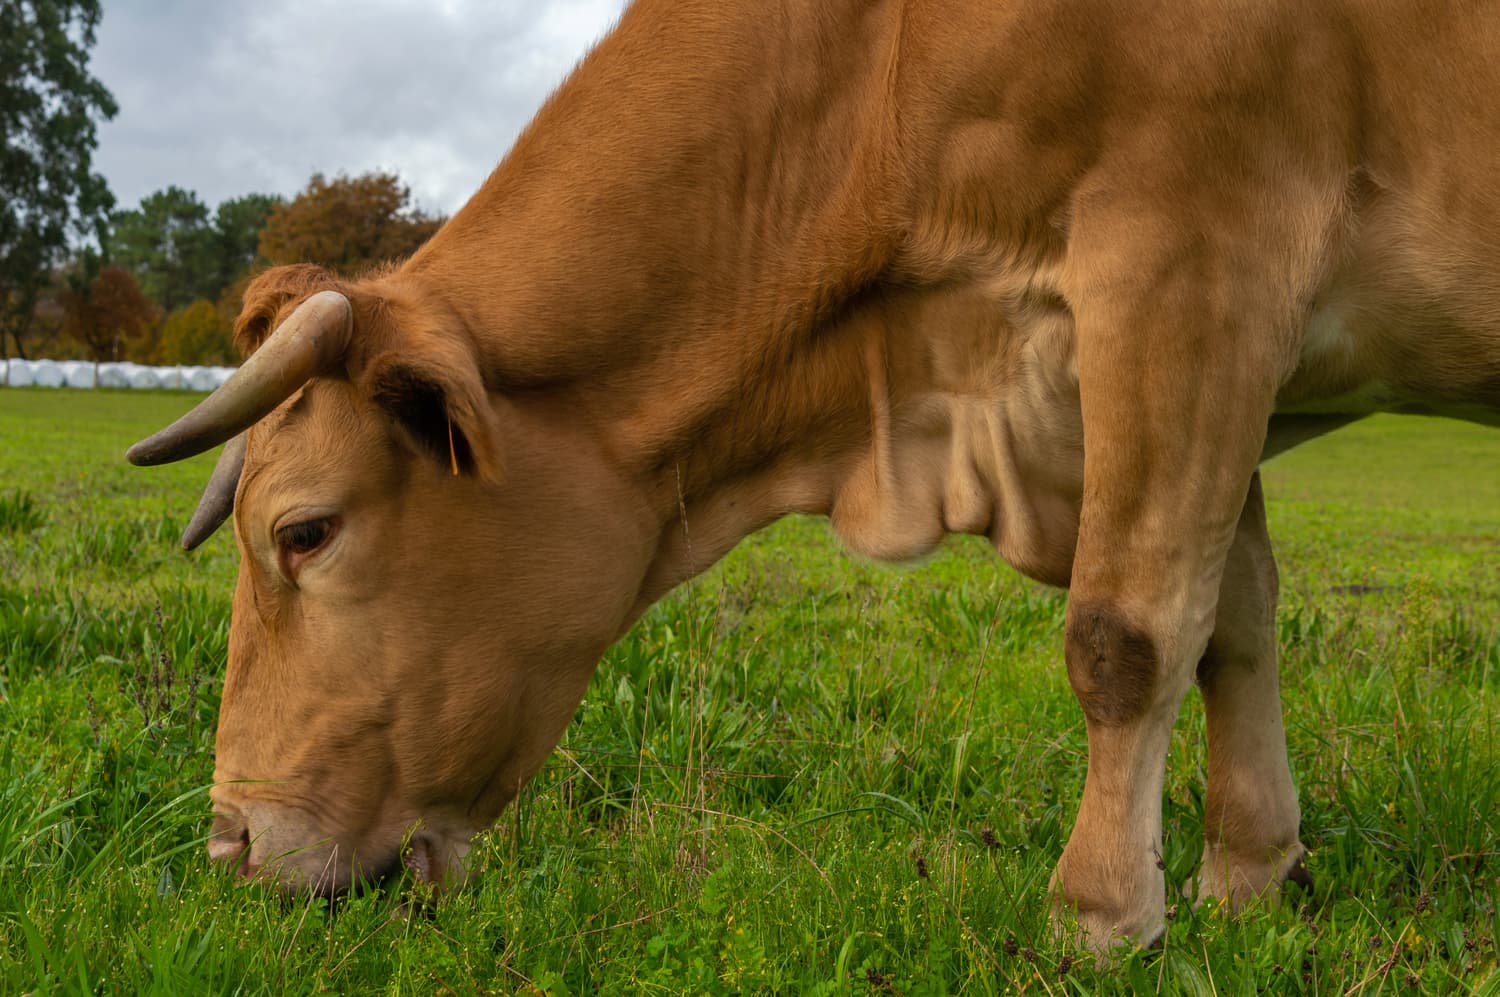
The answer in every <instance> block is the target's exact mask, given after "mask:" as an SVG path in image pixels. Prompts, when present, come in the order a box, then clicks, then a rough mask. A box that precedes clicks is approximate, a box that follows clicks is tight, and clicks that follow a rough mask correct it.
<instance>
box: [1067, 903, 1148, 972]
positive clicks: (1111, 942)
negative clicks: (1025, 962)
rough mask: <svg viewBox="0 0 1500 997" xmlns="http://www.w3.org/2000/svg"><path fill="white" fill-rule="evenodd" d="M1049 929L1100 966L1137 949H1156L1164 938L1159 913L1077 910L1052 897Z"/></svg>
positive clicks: (1113, 962)
mask: <svg viewBox="0 0 1500 997" xmlns="http://www.w3.org/2000/svg"><path fill="white" fill-rule="evenodd" d="M1052 927H1053V930H1054V931H1055V932H1056V934H1057V937H1058V939H1059V940H1060V941H1064V942H1066V943H1067V944H1069V945H1072V946H1075V947H1077V948H1079V949H1082V950H1083V951H1085V952H1088V953H1089V954H1090V955H1092V956H1093V957H1094V959H1095V961H1096V962H1097V963H1098V964H1099V965H1100V966H1108V965H1112V964H1115V963H1118V962H1120V961H1122V960H1123V959H1124V958H1125V957H1126V956H1127V955H1129V954H1130V953H1131V952H1133V951H1134V950H1135V949H1137V948H1144V949H1159V948H1161V946H1162V944H1163V939H1165V938H1166V934H1167V922H1166V918H1165V915H1164V914H1163V912H1162V911H1161V910H1154V911H1151V910H1148V911H1142V912H1139V913H1137V914H1136V915H1135V916H1129V915H1124V914H1120V913H1113V914H1111V913H1107V912H1106V911H1104V910H1103V909H1100V908H1092V909H1089V908H1080V907H1078V906H1074V905H1073V904H1070V903H1069V902H1068V901H1067V900H1065V899H1063V898H1061V897H1059V896H1058V895H1057V894H1056V893H1054V894H1053V900H1052Z"/></svg>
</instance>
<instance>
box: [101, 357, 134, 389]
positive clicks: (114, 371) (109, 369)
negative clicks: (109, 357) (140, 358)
mask: <svg viewBox="0 0 1500 997" xmlns="http://www.w3.org/2000/svg"><path fill="white" fill-rule="evenodd" d="M134 366H135V364H133V363H128V362H122V363H102V364H100V365H99V387H101V388H128V387H130V369H131V368H132V367H134Z"/></svg>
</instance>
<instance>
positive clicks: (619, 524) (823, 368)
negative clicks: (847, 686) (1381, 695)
mask: <svg viewBox="0 0 1500 997" xmlns="http://www.w3.org/2000/svg"><path fill="white" fill-rule="evenodd" d="M1497 52H1500V5H1496V4H1493V3H1478V2H1475V3H1463V2H1453V3H1442V4H1439V3H1431V2H1427V3H1423V2H1417V0H1386V2H1374V0H1370V2H1361V0H1327V2H1324V3H1316V4H1314V3H1305V2H1302V0H1199V2H1191V3H1190V2H1186V0H1136V2H1132V3H1128V4H1127V3H1111V2H1103V0H1024V2H1023V0H962V2H960V0H753V2H752V0H638V2H636V3H635V4H634V5H632V6H631V7H630V8H629V9H628V10H627V11H626V12H625V14H624V15H623V17H622V19H621V21H620V24H619V26H618V28H617V29H616V30H615V31H614V32H613V33H612V34H611V35H610V36H609V37H608V38H606V39H605V40H604V41H603V42H602V43H601V44H600V45H599V46H598V48H597V49H596V50H595V51H594V52H593V53H592V54H591V55H590V56H589V57H588V58H587V59H586V60H585V61H584V62H583V64H582V65H581V66H580V67H579V68H578V70H577V71H576V72H575V73H574V74H573V76H572V78H571V79H569V80H568V82H567V83H565V84H564V85H563V86H562V88H561V89H559V90H558V92H557V93H556V94H555V95H554V96H553V97H552V98H551V100H550V101H548V103H547V104H546V106H545V107H544V108H543V109H542V110H541V112H540V113H539V114H538V115H537V118H536V120H535V122H534V123H533V124H532V125H531V127H530V128H529V129H528V130H527V131H526V133H525V134H524V135H523V136H522V137H521V139H520V140H519V142H518V143H517V144H516V146H515V148H514V149H513V150H512V151H511V153H510V155H509V156H508V157H507V158H506V159H505V161H504V162H503V163H502V164H501V165H500V167H499V168H498V169H497V170H496V171H495V173H494V175H493V176H492V177H490V179H489V180H488V182H486V184H485V185H484V187H483V188H482V189H481V190H480V191H479V193H478V194H477V195H476V196H475V197H474V198H473V200H471V201H470V202H469V204H468V205H467V206H466V207H464V208H463V210H461V211H460V212H459V213H458V214H457V215H456V216H455V217H454V218H453V219H452V221H450V222H449V223H448V224H447V225H446V226H445V227H444V228H443V229H442V230H441V231H440V232H439V233H438V234H437V235H436V236H435V237H434V238H433V239H432V241H431V242H430V243H429V244H428V245H427V246H426V247H425V248H424V249H422V250H421V251H420V252H418V253H417V254H416V255H415V256H414V257H413V258H412V259H411V260H410V261H408V262H407V263H405V264H404V265H402V266H400V267H398V268H395V269H391V270H388V271H382V272H378V273H374V274H371V275H369V276H366V277H364V278H361V279H358V280H342V279H338V278H335V277H334V276H332V275H330V274H328V273H326V272H324V271H322V270H319V269H317V268H314V267H310V266H303V267H292V268H285V269H278V270H272V271H269V272H268V273H265V274H263V275H262V276H261V277H260V278H259V279H257V280H256V282H255V283H254V284H253V285H252V287H251V288H250V290H249V292H248V293H247V295H246V302H245V310H244V313H243V314H242V316H241V318H240V322H239V334H240V337H241V341H242V343H243V345H244V346H245V348H246V349H247V350H255V349H257V348H258V352H256V353H254V355H253V356H251V358H250V360H249V361H248V362H247V363H246V364H245V366H244V368H243V369H242V370H241V371H240V372H239V374H238V375H237V376H236V377H235V378H234V379H233V380H232V381H231V382H230V383H229V384H227V385H226V386H225V387H224V388H222V389H221V390H220V391H219V392H218V393H217V394H215V395H214V396H212V397H211V398H209V399H208V400H207V401H205V402H204V403H203V404H202V405H201V406H199V408H198V409H196V410H195V411H194V412H192V413H190V414H189V415H188V416H186V417H184V419H183V420H182V422H180V423H179V424H177V425H175V426H173V427H172V428H170V429H168V430H165V431H164V432H163V433H161V434H158V435H157V436H156V437H153V438H152V439H150V440H147V441H145V442H143V443H141V444H139V445H138V446H137V447H136V448H135V449H134V450H133V451H132V452H131V458H132V459H133V460H135V461H136V462H138V463H155V462H160V461H165V460H175V459H178V458H181V457H184V456H187V455H189V454H192V453H197V452H201V451H203V450H205V449H207V448H209V447H212V446H214V445H216V444H218V443H221V442H223V441H225V440H227V439H230V438H231V437H234V436H236V434H239V433H241V432H242V431H246V430H248V432H247V433H246V434H245V437H244V438H243V439H244V440H248V443H245V442H243V440H242V441H241V442H240V443H239V444H237V445H236V446H232V447H230V448H229V450H228V453H229V456H228V457H227V458H226V459H225V460H224V461H223V463H222V464H221V468H220V472H219V473H218V475H217V476H216V483H215V484H213V485H212V486H211V487H210V489H209V492H208V494H207V496H206V498H205V504H204V507H203V508H202V509H201V510H200V515H199V517H198V519H197V520H195V523H194V525H193V527H192V528H191V529H190V531H189V535H188V536H187V537H185V538H184V539H185V543H186V544H188V545H189V546H191V545H192V544H194V543H196V542H197V541H199V540H201V539H202V537H203V536H205V535H206V534H207V532H209V531H211V530H212V529H213V527H214V526H216V525H217V523H218V522H219V521H221V520H222V518H223V516H224V515H225V514H227V512H228V508H229V503H230V500H231V496H232V502H233V507H234V509H235V510H236V512H237V515H236V516H235V529H236V533H237V535H238V541H239V545H240V550H241V555H242V560H241V567H240V574H239V582H238V586H237V588H236V591H235V598H234V618H233V624H232V629H231V637H230V648H229V672H228V676H227V679H226V681H225V686H224V702H223V712H222V716H221V721H220V726H219V732H218V769H217V775H216V778H217V785H216V786H215V788H214V791H213V800H214V805H215V809H216V811H217V813H218V818H217V820H216V822H215V838H214V839H213V842H212V844H211V846H210V851H211V852H212V853H213V854H214V855H215V856H216V857H218V858H221V859H224V860H226V861H230V862H234V863H237V864H238V867H239V868H240V870H241V871H242V872H244V873H245V874H255V873H257V872H259V873H261V874H263V875H267V876H274V877H277V878H278V879H279V881H280V882H282V883H283V884H287V885H289V886H294V887H296V886H310V887H315V888H321V889H338V888H341V887H344V886H346V885H347V884H349V883H350V882H351V881H352V880H353V879H355V878H359V877H371V876H376V875H379V874H380V873H381V872H382V871H383V870H386V869H388V868H390V867H391V866H393V865H395V864H397V863H399V862H400V861H401V859H402V855H401V854H400V852H401V845H402V842H403V840H404V837H403V836H405V835H407V834H408V832H410V831H411V829H413V828H415V829H416V830H415V832H414V835H413V836H412V837H411V838H410V849H409V853H408V854H407V856H406V860H407V861H408V862H409V863H410V864H411V866H412V867H413V868H415V869H416V870H417V871H418V873H419V874H421V875H422V876H425V877H426V878H428V879H431V880H434V881H442V880H444V879H447V878H452V877H453V876H454V875H456V872H457V870H458V869H459V868H461V866H460V864H459V863H460V858H461V856H462V855H463V853H464V850H465V847H466V842H467V840H468V839H469V837H470V836H471V835H472V834H474V833H475V832H477V831H478V830H480V829H482V828H485V827H487V826H489V825H490V824H491V823H492V822H493V821H494V820H495V818H496V817H497V815H498V814H499V813H500V811H501V809H502V808H503V807H504V806H505V805H506V803H507V802H508V801H509V800H510V799H511V798H512V797H513V796H514V795H515V794H516V791H517V789H518V788H519V787H520V786H521V784H522V783H523V782H525V780H526V779H527V778H528V777H529V776H530V775H531V774H532V773H533V772H535V771H536V770H537V768H538V767H539V766H540V765H541V764H542V762H543V760H544V759H545V758H546V757H547V754H548V753H549V752H550V751H551V750H552V747H553V745H554V744H555V743H556V741H557V739H558V737H559V736H560V734H561V732H562V730H563V727H564V725H565V724H566V723H567V722H568V719H569V718H570V717H571V716H572V714H573V712H574V709H575V708H576V706H577V704H578V702H579V699H580V697H581V696H582V695H583V692H584V688H585V686H586V685H587V684H588V681H589V677H590V674H591V673H592V671H593V669H594V667H595V664H596V663H597V661H598V660H599V657H600V655H601V653H602V652H603V651H604V649H605V648H606V647H608V646H609V644H610V643H611V642H612V641H614V640H616V639H617V638H619V637H620V636H621V634H623V633H624V632H625V631H626V630H627V629H628V628H629V627H630V626H631V624H632V623H633V622H634V621H635V620H636V619H637V618H638V617H639V616H640V615H641V613H642V612H644V611H645V610H646V608H647V607H648V606H650V605H651V604H652V603H653V602H654V601H655V600H657V599H658V598H660V597H661V596H662V594H663V593H665V592H667V591H668V590H669V589H671V588H672V587H673V586H674V585H677V584H678V583H680V582H682V581H683V580H684V579H686V578H689V577H691V576H692V575H694V574H696V573H697V572H700V571H702V570H703V569H705V568H706V567H708V566H709V565H710V564H712V563H713V562H714V561H715V560H716V559H717V558H719V557H720V556H722V555H723V554H724V553H725V552H726V551H728V550H729V549H730V548H731V547H732V546H734V544H735V543H736V542H737V541H738V540H740V539H741V538H742V537H744V536H745V535H746V534H748V533H750V532H752V531H754V530H756V529H759V528H760V527H762V526H765V525H766V524H767V523H770V522H771V521H772V520H774V519H776V518H777V517H779V516H783V515H786V514H788V513H792V512H800V513H822V514H827V515H828V516H829V517H830V518H831V520H832V524H833V528H834V530H835V531H836V532H837V533H838V534H839V536H840V537H841V538H842V539H843V540H844V542H845V543H846V544H847V545H848V546H849V547H850V548H851V549H853V550H854V551H857V552H859V553H861V554H864V555H868V556H871V557H878V558H894V559H903V558H910V557H913V556H915V555H918V554H921V553H922V552H924V551H927V550H929V549H931V548H932V546H933V545H934V544H936V543H937V542H938V540H939V538H941V537H942V536H943V534H944V533H945V532H966V533H978V534H983V535H985V536H988V537H989V538H990V539H991V540H992V541H993V543H994V545H995V547H996V548H997V550H998V551H999V552H1000V554H1001V555H1002V556H1003V557H1004V558H1005V559H1006V560H1007V561H1008V562H1009V563H1011V564H1012V565H1014V566H1015V567H1016V568H1018V569H1020V570H1021V571H1023V572H1025V573H1026V574H1027V575H1030V576H1031V577H1033V578H1038V579H1042V580H1044V581H1046V582H1050V583H1053V584H1056V585H1069V586H1070V587H1071V590H1072V591H1071V601H1070V605H1069V611H1068V622H1067V637H1066V647H1065V653H1066V659H1067V668H1068V677H1069V679H1070V681H1071V683H1072V686H1073V688H1074V690H1075V691H1076V693H1077V696H1078V699H1079V702H1080V703H1081V704H1082V707H1083V711H1084V715H1085V717H1086V720H1087V730H1088V737H1089V767H1088V778H1087V781H1086V783H1085V786H1084V791H1083V799H1082V802H1081V805H1080V808H1079V812H1078V819H1077V822H1076V824H1075V826H1074V828H1073V832H1072V836H1071V838H1070V839H1069V841H1068V844H1067V847H1066V848H1065V850H1064V851H1063V854H1062V858H1061V861H1060V862H1059V864H1058V867H1057V872H1056V876H1055V879H1054V883H1053V891H1054V897H1055V903H1056V905H1057V908H1058V910H1059V912H1060V913H1062V914H1064V919H1065V920H1066V918H1067V917H1070V916H1072V915H1074V914H1076V917H1077V920H1078V924H1079V925H1080V927H1081V929H1082V931H1083V932H1084V934H1085V936H1086V938H1087V940H1088V941H1089V943H1090V944H1091V945H1092V946H1093V947H1094V948H1096V949H1104V948H1106V947H1108V946H1109V945H1110V944H1112V943H1113V942H1114V941H1116V940H1119V939H1128V940H1132V941H1136V942H1150V941H1151V940H1152V939H1153V938H1155V937H1156V936H1157V935H1158V933H1159V932H1160V931H1161V930H1162V927H1163V924H1164V921H1163V911H1164V889H1163V880H1162V874H1161V872H1160V871H1159V869H1158V866H1157V859H1156V856H1157V855H1158V854H1159V852H1160V846H1161V813H1160V810H1161V789H1162V779H1163V766H1164V756H1165V751H1166V747H1167V740H1168V736H1169V732H1170V730H1171V728H1172V724H1173V720H1174V718H1175V717H1176V715H1177V712H1178V707H1179V705H1180V704H1181V702H1182V699H1183V697H1184V694H1185V693H1186V692H1187V690H1188V687H1189V686H1191V685H1192V684H1193V683H1194V681H1196V682H1197V683H1198V684H1199V685H1200V686H1201V688H1202V690H1203V696H1204V700H1205V703H1206V707H1207V712H1208V753H1209V764H1208V788H1207V803H1206V812H1207V824H1208V826H1207V827H1206V829H1205V835H1206V844H1205V848H1204V857H1203V863H1202V868H1201V872H1200V874H1199V886H1200V889H1201V891H1202V893H1203V894H1205V895H1211V896H1218V897H1223V898H1226V899H1227V900H1228V901H1229V902H1230V903H1231V905H1239V904H1242V903H1244V902H1245V901H1247V900H1249V899H1251V898H1253V897H1255V896H1257V895H1259V894H1262V893H1266V892H1269V891H1272V890H1274V889H1275V888H1276V887H1277V886H1278V885H1279V884H1280V883H1281V882H1282V881H1283V880H1284V879H1286V878H1287V877H1288V876H1289V875H1293V874H1294V873H1295V872H1296V871H1297V870H1298V869H1299V863H1300V860H1301V858H1302V855H1303V847H1302V845H1301V843H1300V842H1299V841H1298V806H1297V797H1296V793H1295V791H1294V789H1293V786H1292V781H1291V776H1290V774H1289V772H1288V768H1287V758H1286V747H1285V738H1284V735H1283V731H1282V721H1281V714H1280V704H1279V699H1278V690H1277V675H1276V647H1275V631H1274V626H1273V613H1274V609H1275V605H1276V585H1277V583H1276V569H1275V565H1274V562H1273V561H1272V556H1271V548H1270V543H1269V540H1268V539H1267V536H1266V527H1265V514H1264V510H1263V507H1262V502H1261V492H1260V486H1259V483H1258V479H1257V477H1256V466H1257V464H1258V463H1259V461H1260V460H1261V459H1262V458H1263V456H1265V455H1266V454H1269V453H1273V452H1276V451H1278V450H1280V449H1284V448H1285V447H1287V446H1290V445H1293V444H1295V443H1296V442H1299V441H1301V440H1303V439H1306V438H1308V437H1311V436H1314V435H1317V434H1318V433H1320V432H1325V431H1327V430H1329V429H1331V428H1334V427H1336V426H1338V425H1340V424H1342V423H1344V422H1348V421H1350V420H1351V419H1353V418H1357V417H1358V416H1360V415H1363V414H1366V413H1368V412H1371V411H1375V410H1396V411H1408V410H1410V411H1431V412H1443V413H1450V414H1457V415H1463V416H1467V417H1471V418H1476V419H1478V420H1480V421H1484V422H1488V423H1491V424H1500V169H1497V166H1496V163H1497V160H1500V113H1497V107H1500V59H1496V58H1495V55H1496V53H1497ZM238 454H242V455H243V458H242V459H243V470H242V471H241V469H240V466H239V464H238V463H236V460H237V455H238ZM236 482H237V486H236ZM683 516H685V517H686V519H687V522H688V524H689V525H690V530H686V531H685V530H684V528H683V522H682V518H683ZM685 535H686V536H690V537H691V544H689V543H688V542H686V541H685V539H684V538H685Z"/></svg>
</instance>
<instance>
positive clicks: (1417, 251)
mask: <svg viewBox="0 0 1500 997" xmlns="http://www.w3.org/2000/svg"><path fill="white" fill-rule="evenodd" d="M1495 197H1496V198H1497V199H1500V191H1496V192H1495ZM1358 200H1359V202H1360V203H1359V206H1358V207H1357V208H1356V216H1357V217H1356V220H1355V223H1354V224H1352V225H1351V226H1350V229H1351V231H1352V232H1353V233H1354V234H1352V235H1351V236H1350V239H1351V240H1352V241H1351V242H1350V243H1349V244H1348V245H1346V246H1344V247H1341V248H1340V251H1339V256H1340V259H1341V261H1342V262H1341V264H1340V265H1339V267H1338V268H1337V269H1336V270H1335V271H1334V272H1333V273H1332V274H1331V275H1330V276H1329V277H1328V279H1327V280H1326V281H1325V282H1324V284H1323V286H1321V287H1320V288H1318V290H1317V292H1316V294H1315V295H1314V299H1313V307H1312V308H1311V310H1310V311H1309V315H1308V319H1307V322H1306V324H1305V326H1304V328H1303V330H1302V336H1301V340H1300V349H1299V352H1298V357H1297V366H1296V369H1295V370H1294V371H1293V372H1292V375H1291V377H1289V378H1288V380H1287V381H1286V383H1285V384H1284V385H1283V387H1282V390H1281V392H1280V393H1279V395H1278V397H1277V405H1276V411H1277V412H1278V413H1280V414H1282V415H1286V416H1331V415H1349V416H1362V415H1370V414H1373V413H1376V412H1397V413H1411V414H1422V415H1441V416H1449V417H1452V418H1457V419H1466V420H1470V421H1473V422H1480V423H1485V424H1488V425H1492V426H1500V307H1497V306H1500V257H1497V256H1496V254H1495V249H1494V247H1493V245H1492V243H1491V238H1492V237H1491V236H1490V234H1489V233H1488V232H1485V231H1481V230H1480V228H1479V227H1477V226H1476V225H1475V224H1474V219H1473V218H1470V217H1468V216H1465V215H1458V214H1450V215H1445V214H1443V213H1442V212H1440V211H1437V210H1435V209H1433V208H1432V207H1431V206H1428V207H1425V208H1424V207H1421V206H1420V205H1419V204H1418V202H1417V201H1416V200H1415V199H1414V198H1412V197H1409V196H1408V197H1406V198H1400V197H1397V196H1396V195H1394V194H1392V193H1390V192H1388V191H1386V190H1384V189H1382V188H1379V187H1377V186H1375V185H1373V184H1372V183H1368V182H1366V184H1365V186H1364V187H1363V188H1362V190H1361V194H1360V196H1359V198H1358Z"/></svg>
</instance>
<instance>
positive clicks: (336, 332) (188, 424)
mask: <svg viewBox="0 0 1500 997" xmlns="http://www.w3.org/2000/svg"><path fill="white" fill-rule="evenodd" d="M353 324H354V309H353V308H352V307H351V306H350V305H349V299H348V298H346V297H344V296H343V295H342V294H340V293H338V292H337V291H319V292H318V293H317V294H314V295H313V296H312V297H310V298H308V299H307V300H306V301H304V302H302V304H300V305H298V306H297V310H296V311H294V312H292V314H291V315H290V316H288V317H287V320H286V321H285V322H283V323H281V325H280V326H278V327H277V328H276V331H275V332H273V333H271V335H270V336H268V337H267V338H266V341H265V342H264V343H262V344H261V347H260V349H258V350H256V351H255V352H254V353H253V354H251V355H250V359H248V360H246V361H245V363H244V365H243V366H242V367H240V369H239V370H237V371H235V372H234V375H233V376H232V377H230V378H229V380H227V381H225V382H224V383H223V385H221V386H220V387H219V390H217V391H215V392H214V393H213V394H211V395H209V396H208V397H207V398H205V399H204V400H203V401H201V402H199V403H198V406H197V407H196V408H194V409H193V410H192V411H191V412H189V413H188V414H187V415H185V416H183V417H182V418H181V419H178V420H177V421H176V422H174V423H172V425H170V426H168V427H167V428H166V429H163V430H162V431H161V432H159V433H156V434H155V435H153V436H148V437H147V438H146V439H144V440H141V442H139V443H137V444H136V445H135V446H133V447H131V448H130V449H129V450H128V451H127V452H126V454H125V459H126V460H128V461H130V462H131V463H132V464H138V465H143V466H144V465H148V464H169V463H171V462H172V461H174V460H182V459H183V458H185V457H191V456H193V455H194V454H200V453H202V452H203V451H205V450H210V449H212V448H214V447H216V446H218V445H219V444H220V443H223V442H224V441H225V440H227V439H229V438H230V437H232V436H235V435H236V434H238V433H240V432H242V431H244V430H246V429H249V428H250V427H251V426H253V425H255V423H256V422H258V421H260V419H261V418H262V417H263V416H265V415H266V413H268V412H270V411H271V410H272V409H274V408H275V407H276V406H278V405H280V404H281V403H282V402H284V401H286V400H287V399H288V398H290V397H291V396H292V393H293V392H294V391H296V390H297V389H298V388H300V387H302V385H304V384H306V383H307V380H308V379H309V378H310V377H313V376H314V375H315V374H318V373H320V372H322V371H325V370H328V369H329V368H330V367H332V366H333V365H334V364H335V363H336V362H337V361H338V360H339V359H340V358H341V357H342V356H343V354H344V349H345V347H347V346H348V344H349V333H350V330H351V328H352V327H353Z"/></svg>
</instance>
